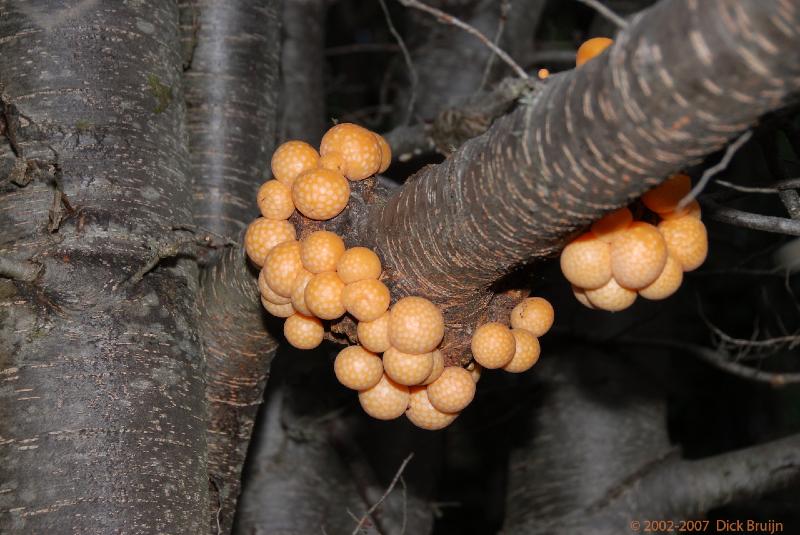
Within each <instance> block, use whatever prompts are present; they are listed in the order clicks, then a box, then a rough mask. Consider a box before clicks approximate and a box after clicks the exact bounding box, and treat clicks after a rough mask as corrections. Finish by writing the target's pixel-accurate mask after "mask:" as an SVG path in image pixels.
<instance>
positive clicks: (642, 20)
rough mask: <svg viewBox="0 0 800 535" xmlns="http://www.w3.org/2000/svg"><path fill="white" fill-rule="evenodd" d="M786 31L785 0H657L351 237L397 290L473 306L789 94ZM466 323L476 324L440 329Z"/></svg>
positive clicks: (794, 80) (791, 68)
mask: <svg viewBox="0 0 800 535" xmlns="http://www.w3.org/2000/svg"><path fill="white" fill-rule="evenodd" d="M798 28H800V8H798V6H796V5H794V4H783V3H778V2H767V3H765V2H760V1H757V0H747V1H743V2H736V3H731V2H727V1H725V0H710V1H707V2H703V3H702V6H699V4H698V3H697V2H692V1H689V0H664V1H662V2H660V3H659V4H657V5H655V6H654V7H653V8H651V9H649V10H646V11H644V12H641V13H639V14H637V15H636V16H635V17H634V18H633V19H632V22H631V24H630V25H629V26H628V27H627V28H626V29H625V30H623V31H622V32H621V33H620V34H619V36H618V38H617V40H616V42H615V43H614V45H613V46H612V47H611V48H610V49H609V51H608V52H607V53H605V54H602V55H601V56H599V57H598V58H595V59H594V60H592V61H591V62H589V63H587V64H586V65H584V66H582V67H581V68H579V69H576V70H573V71H570V72H567V73H564V74H559V75H554V76H552V77H550V78H548V80H547V82H545V84H544V85H543V88H542V89H541V90H538V91H534V92H533V93H532V94H531V95H530V96H529V97H528V98H527V99H523V101H524V102H523V103H522V104H521V105H520V106H519V107H518V108H517V109H516V110H515V111H514V112H512V113H510V114H509V115H507V116H506V117H503V118H501V119H499V120H498V121H497V122H496V123H495V124H494V125H493V126H492V128H491V129H490V130H489V131H488V132H486V133H485V134H484V135H482V136H480V137H478V138H475V139H472V140H470V141H469V142H467V143H466V144H464V145H463V146H462V147H461V148H460V149H459V150H458V151H457V152H456V153H454V154H453V155H452V156H451V157H450V158H448V159H447V160H446V161H445V162H443V163H442V164H440V165H438V166H428V167H426V168H424V169H423V170H421V171H420V172H419V173H417V174H416V175H415V176H414V177H412V179H410V180H409V181H408V182H407V184H406V185H405V186H404V187H403V188H402V190H401V191H400V192H398V193H397V194H395V195H393V196H392V197H391V198H389V199H388V202H386V204H385V205H383V206H381V207H376V208H375V209H373V210H372V212H371V214H370V216H369V217H368V218H367V220H366V222H365V224H364V225H362V229H370V235H369V236H367V235H366V234H367V233H366V232H364V234H365V235H364V236H362V242H367V243H370V244H371V245H373V246H375V247H377V248H378V250H379V251H380V252H381V253H382V255H383V259H384V261H385V264H386V265H388V266H390V267H391V268H392V269H393V270H394V274H395V276H394V280H393V281H390V282H392V285H393V286H394V287H395V290H396V291H398V293H400V294H402V293H410V292H415V293H420V292H421V293H423V294H425V295H427V296H428V297H429V298H432V299H433V300H435V301H437V302H438V303H440V304H442V305H445V304H446V305H447V306H449V307H451V308H452V307H454V306H457V305H458V304H459V303H465V302H467V301H473V303H474V301H475V299H476V296H480V293H481V292H482V291H485V290H487V289H488V288H489V286H490V285H492V284H493V283H494V282H496V281H497V280H498V279H499V278H501V277H502V276H504V275H506V274H508V273H509V272H510V271H512V270H513V269H515V268H516V267H519V266H523V265H525V264H527V263H529V262H531V261H534V260H536V259H539V258H544V257H547V256H548V255H552V254H554V253H556V252H557V251H558V250H560V248H561V247H563V245H564V243H565V242H566V241H567V240H568V239H570V238H571V237H572V236H574V234H575V233H576V232H578V231H579V230H580V229H581V228H582V227H584V226H585V225H587V224H588V223H590V222H591V221H593V220H595V219H597V218H599V217H600V216H601V215H603V214H604V213H605V212H607V211H610V210H612V209H615V208H617V207H619V206H622V205H625V204H627V203H629V202H630V200H631V199H632V198H634V197H636V196H639V195H641V194H642V193H643V192H644V191H646V190H647V189H649V188H651V187H652V186H654V185H655V184H657V183H658V182H659V181H661V180H663V179H664V178H665V177H666V176H668V175H669V174H670V173H673V172H675V171H676V170H678V169H681V168H683V167H686V166H688V165H689V164H692V163H694V162H696V161H698V160H699V159H700V158H701V157H702V156H703V155H706V154H708V153H710V152H713V151H715V150H717V149H719V148H720V147H722V146H724V144H725V143H726V142H728V140H730V139H732V138H735V137H736V136H738V135H739V134H740V133H741V132H742V131H744V130H746V129H747V128H748V127H749V126H750V125H751V124H752V123H753V122H754V121H756V120H757V119H758V117H759V116H760V115H761V114H763V113H765V112H767V111H769V110H772V109H776V108H778V107H781V106H782V105H784V104H785V103H786V100H787V99H788V98H789V97H790V96H791V95H792V94H794V92H795V91H796V90H797V89H798V88H800V57H798V56H797V55H796V54H788V53H786V51H788V50H795V49H796V48H797V47H798V46H800V31H799V30H798ZM676 35H688V36H690V38H688V39H683V40H677V41H676V39H675V36H676ZM754 36H758V39H755V38H754ZM475 308H477V307H475V306H472V307H471V309H472V310H474V309H475ZM465 319H466V320H467V323H468V324H469V325H471V324H472V323H473V320H474V319H475V318H474V317H469V315H467V316H463V315H462V316H461V317H460V318H452V317H451V318H450V320H449V322H450V326H451V327H457V326H460V325H461V324H462V323H464V320H465ZM456 345H457V346H459V347H460V348H461V350H463V349H464V348H465V347H466V337H464V338H463V340H462V342H461V343H460V344H456Z"/></svg>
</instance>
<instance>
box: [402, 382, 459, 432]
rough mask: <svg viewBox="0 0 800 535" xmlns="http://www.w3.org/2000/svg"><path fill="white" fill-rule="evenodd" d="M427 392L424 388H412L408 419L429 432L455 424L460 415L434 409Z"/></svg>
mask: <svg viewBox="0 0 800 535" xmlns="http://www.w3.org/2000/svg"><path fill="white" fill-rule="evenodd" d="M427 390H428V389H427V388H425V387H424V386H415V387H412V388H411V396H410V397H409V401H408V410H406V417H407V418H408V419H409V420H410V421H411V423H412V424H414V425H416V426H417V427H419V428H420V429H427V430H428V431H436V430H437V429H443V428H445V427H447V426H448V425H450V424H451V423H453V420H455V419H456V418H458V414H457V413H456V414H451V413H446V412H442V411H440V410H439V409H437V408H436V407H434V406H433V405H432V404H431V402H430V400H429V399H428V391H427Z"/></svg>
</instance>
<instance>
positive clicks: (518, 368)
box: [503, 329, 541, 373]
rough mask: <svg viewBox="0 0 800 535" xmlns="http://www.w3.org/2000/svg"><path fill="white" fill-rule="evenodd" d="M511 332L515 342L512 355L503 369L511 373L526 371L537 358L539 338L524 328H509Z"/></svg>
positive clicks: (539, 349)
mask: <svg viewBox="0 0 800 535" xmlns="http://www.w3.org/2000/svg"><path fill="white" fill-rule="evenodd" d="M511 334H513V335H514V342H515V349H514V356H513V357H512V358H511V361H510V362H509V363H508V364H506V365H505V366H503V369H504V370H505V371H507V372H511V373H521V372H524V371H528V370H530V369H531V368H532V367H533V365H534V364H536V362H537V361H538V360H539V354H540V353H541V347H540V346H539V340H538V339H537V338H536V337H535V336H534V335H533V334H531V333H530V332H528V331H526V330H525V329H511Z"/></svg>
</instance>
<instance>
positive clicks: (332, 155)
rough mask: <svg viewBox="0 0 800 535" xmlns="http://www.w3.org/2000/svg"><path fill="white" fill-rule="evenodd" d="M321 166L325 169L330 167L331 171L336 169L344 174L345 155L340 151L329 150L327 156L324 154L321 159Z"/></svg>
mask: <svg viewBox="0 0 800 535" xmlns="http://www.w3.org/2000/svg"><path fill="white" fill-rule="evenodd" d="M319 166H320V167H322V168H324V169H330V170H331V171H336V172H337V173H339V174H341V175H344V172H345V169H346V168H345V162H344V156H342V155H341V154H339V153H338V152H329V153H328V154H326V155H325V156H322V157H321V158H320V159H319Z"/></svg>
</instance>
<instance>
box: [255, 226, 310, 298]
mask: <svg viewBox="0 0 800 535" xmlns="http://www.w3.org/2000/svg"><path fill="white" fill-rule="evenodd" d="M263 271H264V281H265V282H266V283H267V285H268V286H269V287H270V288H271V289H272V290H273V291H274V292H275V293H276V294H278V295H281V296H283V297H288V298H290V299H291V297H292V290H294V281H295V279H296V278H297V276H298V275H299V274H300V273H301V272H302V271H303V263H302V262H301V261H300V243H299V242H297V241H294V240H292V241H286V242H283V243H280V244H278V245H276V246H275V247H274V248H273V249H272V251H270V253H269V255H267V259H266V260H265V261H264V269H263Z"/></svg>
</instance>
